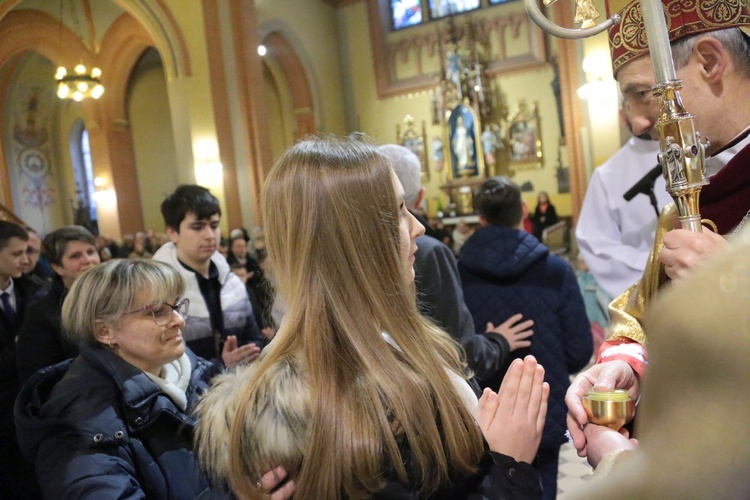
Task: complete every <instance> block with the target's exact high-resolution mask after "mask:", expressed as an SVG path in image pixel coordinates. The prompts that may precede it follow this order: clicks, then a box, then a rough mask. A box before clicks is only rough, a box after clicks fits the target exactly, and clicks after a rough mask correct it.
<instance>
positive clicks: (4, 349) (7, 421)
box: [0, 276, 43, 439]
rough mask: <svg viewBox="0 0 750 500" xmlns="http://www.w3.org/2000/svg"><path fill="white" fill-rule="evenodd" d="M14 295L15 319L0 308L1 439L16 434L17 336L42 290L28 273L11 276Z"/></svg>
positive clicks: (18, 385) (17, 388) (17, 386)
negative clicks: (14, 427)
mask: <svg viewBox="0 0 750 500" xmlns="http://www.w3.org/2000/svg"><path fill="white" fill-rule="evenodd" d="M13 289H14V291H15V295H16V317H17V319H16V322H15V324H11V323H10V322H9V321H8V319H7V318H6V317H5V314H3V313H1V312H0V439H2V438H5V437H10V438H11V439H12V438H13V436H15V432H14V430H13V401H15V400H16V396H17V395H18V390H19V387H20V384H19V382H18V369H17V368H16V337H17V336H18V331H19V330H20V328H21V324H22V323H23V318H24V317H25V315H26V309H28V308H29V306H30V305H31V304H33V303H34V302H35V301H36V300H38V299H39V294H40V293H43V290H41V289H40V288H39V287H38V286H36V284H35V283H33V282H32V281H31V280H30V279H29V278H27V277H25V276H24V277H21V278H17V279H13Z"/></svg>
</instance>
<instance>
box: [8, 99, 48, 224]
mask: <svg viewBox="0 0 750 500" xmlns="http://www.w3.org/2000/svg"><path fill="white" fill-rule="evenodd" d="M39 95H40V89H39V87H32V88H31V90H30V91H29V94H28V98H27V99H25V100H22V101H21V103H20V106H21V107H22V108H25V109H21V110H20V113H19V114H21V115H22V116H24V115H25V116H24V119H22V120H21V123H16V124H15V125H14V126H13V139H15V144H14V145H15V150H16V151H15V157H16V165H17V166H18V172H19V174H20V179H21V182H22V186H23V187H22V189H23V194H24V199H23V204H24V205H25V206H28V207H32V208H37V209H39V210H43V209H45V208H47V207H48V206H50V205H51V204H52V195H53V193H54V189H53V188H52V187H50V185H49V182H48V177H49V176H50V160H49V156H50V155H49V146H48V143H47V139H48V134H47V128H46V127H44V126H42V127H39V128H38V127H37V121H38V114H39ZM24 101H25V102H24ZM42 122H43V121H42Z"/></svg>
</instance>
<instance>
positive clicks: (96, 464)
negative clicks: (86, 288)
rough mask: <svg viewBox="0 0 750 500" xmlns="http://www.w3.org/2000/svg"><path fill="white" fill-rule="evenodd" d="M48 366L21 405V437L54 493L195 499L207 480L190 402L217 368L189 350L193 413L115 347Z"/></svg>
mask: <svg viewBox="0 0 750 500" xmlns="http://www.w3.org/2000/svg"><path fill="white" fill-rule="evenodd" d="M80 350H81V353H80V355H79V356H78V357H77V358H76V359H75V360H68V361H63V362H62V363H59V364H57V365H54V366H51V367H49V368H45V369H43V370H40V371H39V372H37V373H36V374H34V375H33V376H32V377H31V378H30V379H29V381H28V382H27V383H26V385H25V386H24V387H23V389H22V391H21V394H20V395H19V398H18V401H17V402H16V426H17V429H18V441H19V445H20V447H21V451H22V452H23V454H24V456H26V457H27V458H28V459H29V460H31V461H33V462H34V463H35V465H36V472H37V478H38V480H39V483H40V485H41V486H42V489H43V490H44V496H45V498H50V499H51V498H144V497H145V498H159V499H171V498H174V499H186V498H195V497H197V496H198V495H200V494H201V493H204V492H205V491H206V489H207V488H208V483H207V480H206V478H205V477H204V475H203V474H202V473H201V472H200V469H199V467H198V461H197V457H196V456H195V454H194V453H193V450H192V435H193V429H194V426H195V424H196V420H195V417H194V416H193V415H192V414H191V409H192V408H194V406H195V405H196V403H197V401H198V398H199V397H200V395H201V394H202V393H203V392H204V391H205V390H206V389H207V388H208V385H209V381H210V379H211V377H212V376H213V375H214V373H215V368H214V365H213V364H211V363H209V362H207V361H205V360H203V359H201V358H197V357H196V356H195V355H194V354H193V353H192V352H191V351H189V350H188V351H187V352H188V356H189V357H190V362H191V365H192V373H191V378H190V384H189V386H188V389H187V398H188V405H187V411H182V410H181V409H180V408H179V407H178V406H176V405H175V404H174V403H173V401H172V400H171V399H170V398H169V397H168V396H167V395H166V394H165V393H164V392H163V391H162V390H161V389H160V388H159V387H158V386H157V385H156V384H155V383H154V382H153V381H151V379H149V378H148V377H147V376H146V374H145V373H144V372H143V371H141V370H140V369H138V368H136V367H135V366H133V365H131V364H129V363H127V362H126V361H125V360H123V359H121V358H120V357H118V356H117V355H116V354H114V353H113V352H111V351H109V350H107V349H102V348H96V347H92V346H90V345H88V344H81V345H80Z"/></svg>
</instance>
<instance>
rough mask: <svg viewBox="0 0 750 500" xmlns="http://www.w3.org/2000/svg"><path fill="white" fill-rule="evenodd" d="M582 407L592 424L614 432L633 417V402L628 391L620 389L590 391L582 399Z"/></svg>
mask: <svg viewBox="0 0 750 500" xmlns="http://www.w3.org/2000/svg"><path fill="white" fill-rule="evenodd" d="M583 407H584V409H585V410H586V414H587V415H588V416H589V420H590V421H591V422H592V423H595V424H597V425H603V426H606V427H609V428H610V429H612V430H615V431H616V430H619V429H620V428H621V427H622V426H623V425H625V424H627V423H628V422H630V421H631V420H632V419H633V417H634V416H635V401H633V399H632V398H631V397H630V396H629V395H628V391H625V390H622V389H615V390H614V391H612V392H599V391H593V390H592V391H590V392H589V393H588V394H587V395H586V396H585V397H584V398H583Z"/></svg>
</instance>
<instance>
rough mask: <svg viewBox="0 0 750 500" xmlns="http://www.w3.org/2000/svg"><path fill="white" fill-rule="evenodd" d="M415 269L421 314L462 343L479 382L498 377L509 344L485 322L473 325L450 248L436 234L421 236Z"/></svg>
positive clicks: (503, 367) (503, 364)
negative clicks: (435, 236) (484, 323)
mask: <svg viewBox="0 0 750 500" xmlns="http://www.w3.org/2000/svg"><path fill="white" fill-rule="evenodd" d="M414 273H415V278H414V283H415V285H416V289H417V298H418V300H419V309H420V311H421V312H422V314H424V315H425V316H427V317H429V318H430V319H432V320H433V321H434V322H435V323H437V324H438V326H440V327H441V328H442V329H444V330H445V331H446V332H447V333H448V334H449V335H450V336H451V337H453V339H454V340H456V341H457V342H458V343H459V344H461V345H462V346H463V348H464V351H466V363H467V365H468V366H469V369H470V370H471V371H472V372H473V373H474V375H475V376H476V377H477V379H478V380H479V383H480V384H482V385H486V382H488V381H494V380H496V379H501V378H502V377H503V375H505V367H506V366H507V364H508V363H509V358H510V346H509V345H508V341H507V340H505V337H503V336H502V335H499V334H497V333H492V332H490V333H486V327H485V325H477V326H476V327H475V325H474V321H473V319H472V317H471V313H470V312H469V309H468V308H467V307H466V304H465V302H464V293H463V290H462V289H461V278H460V277H459V275H458V268H457V267H456V258H455V256H454V255H453V251H452V250H451V249H450V248H448V247H447V246H445V245H444V244H443V243H441V242H439V241H438V240H436V239H435V238H432V237H430V236H427V235H423V236H420V237H419V238H417V254H416V257H415V259H414Z"/></svg>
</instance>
